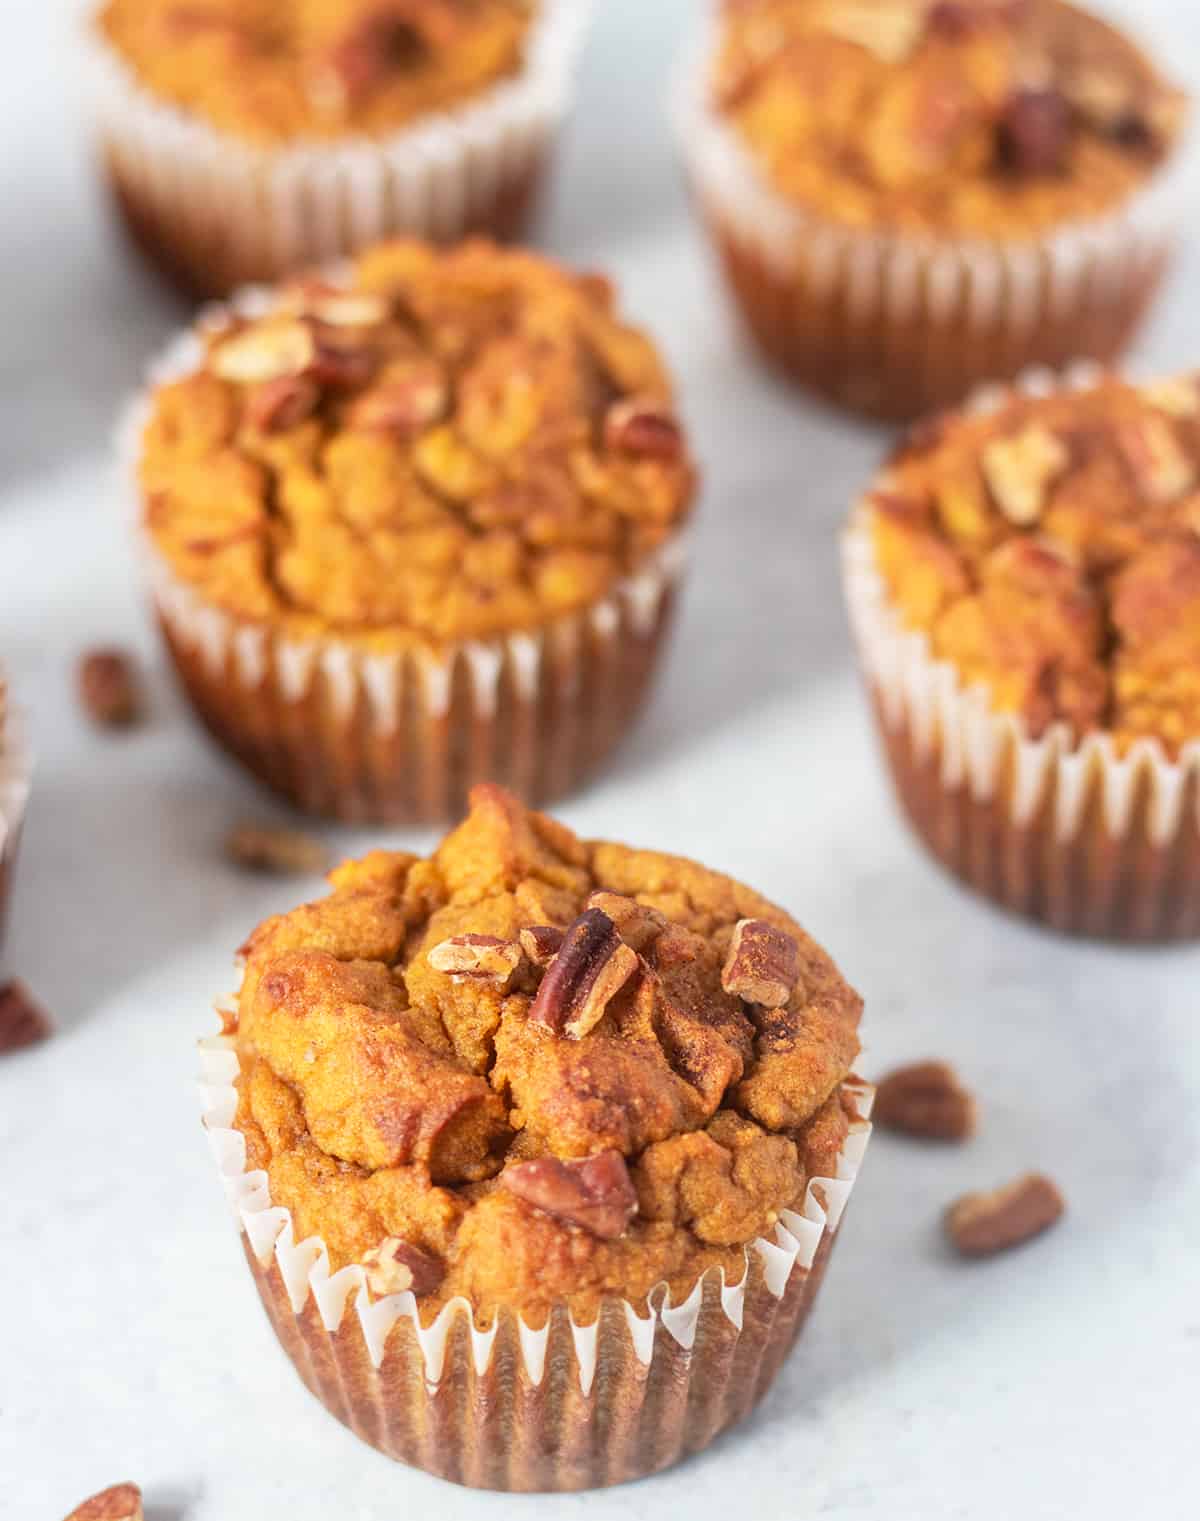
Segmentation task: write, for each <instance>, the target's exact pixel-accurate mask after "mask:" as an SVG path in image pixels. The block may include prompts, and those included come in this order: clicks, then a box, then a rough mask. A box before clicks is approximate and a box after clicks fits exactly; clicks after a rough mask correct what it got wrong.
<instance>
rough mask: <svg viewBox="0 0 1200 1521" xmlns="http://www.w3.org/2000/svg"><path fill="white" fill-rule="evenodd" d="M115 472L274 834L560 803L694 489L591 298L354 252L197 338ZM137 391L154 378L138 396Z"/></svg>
mask: <svg viewBox="0 0 1200 1521" xmlns="http://www.w3.org/2000/svg"><path fill="white" fill-rule="evenodd" d="M157 374H158V375H159V384H158V385H156V386H155V387H154V388H153V389H152V392H151V394H150V396H149V398H148V402H147V404H146V409H145V415H144V419H143V421H142V422H141V426H140V433H139V438H138V442H137V445H136V447H137V451H138V464H137V475H138V492H139V496H140V500H141V512H142V522H143V527H144V530H145V538H146V540H147V543H148V546H149V549H150V561H151V567H152V570H153V573H154V582H155V598H156V604H157V608H158V612H159V615H160V619H161V622H162V625H163V629H164V632H165V634H166V637H167V641H168V644H169V646H170V649H171V652H172V654H173V656H174V658H175V661H176V664H177V666H178V668H179V671H180V673H181V675H182V677H183V680H184V683H185V685H186V687H187V689H188V692H189V693H190V695H191V697H192V699H193V701H194V703H195V705H196V707H197V709H198V711H199V713H200V715H201V716H202V717H203V719H204V721H205V722H206V724H207V725H208V726H209V728H210V729H211V730H212V731H213V733H214V734H215V735H216V736H217V738H218V739H219V740H220V741H221V742H222V743H223V744H224V745H226V746H227V747H228V748H229V749H230V750H232V751H233V753H234V754H235V755H237V756H238V757H239V758H240V759H242V760H243V761H244V762H245V763H246V764H247V765H248V766H249V767H250V768H251V769H252V770H253V771H254V772H255V773H256V774H257V775H258V776H260V777H261V778H262V779H263V780H265V781H266V782H268V783H269V784H270V785H271V786H273V787H275V788H276V789H278V790H279V791H281V792H283V793H285V794H286V795H287V796H289V797H290V798H292V799H294V800H295V801H296V802H297V803H299V804H300V805H301V806H303V807H305V808H309V809H313V810H317V811H322V812H326V813H332V814H338V815H341V816H342V817H346V818H360V819H361V818H373V819H431V818H439V817H446V816H447V815H449V814H452V813H453V812H454V811H456V810H458V809H459V808H460V807H461V805H462V802H463V800H464V798H465V796H466V791H467V788H468V787H469V786H470V785H471V783H472V782H474V781H480V780H489V779H491V780H497V781H502V782H505V783H506V784H508V785H510V786H512V787H514V788H515V789H516V790H517V791H519V792H520V793H521V794H522V795H523V796H525V797H527V798H530V799H534V800H538V799H544V798H548V797H551V796H553V795H555V794H558V793H562V792H564V791H566V790H568V789H569V788H570V787H572V786H574V785H576V784H577V783H578V782H579V781H580V780H581V779H582V778H583V777H584V776H586V775H587V774H588V773H589V772H591V771H592V770H593V769H594V767H595V766H596V765H597V764H598V763H599V762H600V761H601V760H602V759H603V758H604V756H605V755H606V754H607V753H608V751H609V750H610V749H611V748H612V746H613V745H614V744H615V743H616V741H617V740H618V739H619V738H620V737H621V735H622V734H623V733H624V731H625V729H626V728H627V727H628V725H629V723H630V721H631V720H632V718H633V716H634V714H635V713H636V711H637V709H638V707H639V706H640V703H641V700H642V697H643V695H644V693H645V690H646V687H647V684H648V681H649V678H650V674H651V670H652V668H653V666H654V665H655V662H656V658H657V655H658V652H659V649H660V646H661V644H662V642H663V637H664V634H665V632H666V630H667V627H668V625H669V622H670V619H671V614H672V609H673V604H674V595H675V583H676V580H677V577H678V572H679V570H680V565H681V538H680V534H681V529H682V527H683V525H684V523H685V521H686V518H687V516H688V511H689V507H690V503H691V499H692V494H693V484H694V482H693V470H692V466H691V463H690V460H689V456H688V451H687V447H686V444H685V440H684V436H683V432H682V430H681V427H680V425H679V422H678V420H677V418H676V416H675V413H674V410H673V408H672V403H671V386H670V382H669V379H668V377H667V375H666V372H665V370H664V368H663V366H662V364H661V362H660V360H659V358H658V355H657V353H656V351H655V349H654V346H653V345H652V344H651V342H650V341H649V340H648V339H647V338H646V337H645V336H643V335H642V334H641V333H640V332H639V331H637V330H636V329H634V328H632V327H629V326H628V325H626V324H625V323H624V322H622V321H621V319H620V318H619V317H618V315H617V314H616V312H615V310H614V301H613V293H612V290H611V288H610V287H609V285H608V283H607V282H606V281H605V280H604V279H602V278H601V277H598V276H594V275H584V276H576V275H574V274H572V273H570V272H569V271H567V270H565V269H561V268H559V267H558V266H556V265H553V264H551V263H549V262H547V261H545V260H542V259H539V258H536V257H534V256H533V255H531V254H525V253H518V252H506V251H502V250H500V249H498V248H496V247H495V246H494V245H491V244H487V243H481V242H480V243H470V244H464V245H462V246H461V247H459V248H458V249H456V250H453V251H450V252H440V251H436V250H434V249H433V248H431V247H429V246H428V245H426V244H422V243H416V242H399V243H394V244H387V245H382V246H380V247H379V248H377V249H375V250H372V251H370V252H368V253H366V254H364V255H362V256H361V257H360V259H359V260H358V262H357V263H356V264H355V265H354V266H353V267H352V268H351V269H350V270H349V271H347V272H346V274H345V277H344V278H341V279H338V280H335V281H328V280H298V281H296V282H294V283H292V284H289V285H285V286H283V287H281V288H279V289H277V290H275V291H273V292H270V293H268V294H266V295H263V294H261V293H256V294H254V295H253V296H252V297H250V298H249V299H247V300H246V301H243V302H240V303H237V304H235V306H234V307H233V308H232V309H231V310H228V311H223V312H220V313H218V314H217V315H216V316H215V317H210V318H208V319H206V320H205V321H204V322H203V323H202V324H201V326H200V327H199V328H198V329H197V330H196V332H195V333H194V334H192V335H190V336H189V337H188V338H187V339H185V341H184V342H183V344H182V346H181V347H180V348H179V349H177V350H176V351H174V352H173V353H172V355H171V356H170V357H169V359H168V361H167V364H166V366H165V368H164V367H160V368H159V370H158V371H157ZM164 375H165V376H166V377H167V378H164Z"/></svg>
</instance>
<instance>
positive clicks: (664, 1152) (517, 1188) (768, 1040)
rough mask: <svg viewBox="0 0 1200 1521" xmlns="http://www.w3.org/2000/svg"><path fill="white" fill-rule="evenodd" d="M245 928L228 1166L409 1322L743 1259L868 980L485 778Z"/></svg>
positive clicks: (800, 938) (769, 908) (764, 907)
mask: <svg viewBox="0 0 1200 1521" xmlns="http://www.w3.org/2000/svg"><path fill="white" fill-rule="evenodd" d="M330 880H331V882H332V884H333V892H332V893H331V894H330V896H328V897H327V898H325V899H323V900H321V901H319V902H316V903H312V904H309V905H307V906H305V907H303V908H299V909H296V910H295V911H294V912H292V913H289V914H284V915H282V916H281V917H278V918H275V919H270V920H268V921H267V922H266V923H265V924H263V925H261V926H260V927H259V928H258V929H257V930H256V931H255V932H254V934H253V935H251V937H250V939H249V941H248V942H247V944H246V946H245V947H244V950H245V955H246V967H245V977H244V982H243V986H242V990H241V994H240V999H239V1002H238V1008H237V1013H236V1015H231V1016H229V1027H230V1033H231V1034H232V1035H233V1037H234V1041H235V1044H236V1048H237V1053H238V1058H239V1064H240V1078H239V1080H238V1092H239V1107H238V1112H237V1118H236V1122H235V1123H236V1124H237V1126H238V1128H239V1129H240V1130H241V1131H242V1133H243V1135H244V1136H245V1138H246V1142H247V1167H248V1168H262V1169H265V1171H266V1173H267V1175H268V1177H269V1179H270V1191H271V1198H272V1200H273V1202H274V1203H275V1204H277V1205H283V1206H286V1207H287V1208H288V1209H289V1210H291V1212H292V1215H293V1217H294V1219H295V1224H296V1232H297V1239H301V1238H303V1237H305V1236H308V1235H310V1234H319V1235H320V1236H321V1237H322V1238H323V1239H324V1241H325V1243H326V1245H327V1246H328V1248H329V1252H330V1256H331V1259H332V1263H333V1267H334V1268H335V1269H336V1268H339V1267H341V1266H343V1265H345V1264H347V1263H354V1262H358V1263H362V1264H363V1265H364V1266H365V1267H366V1268H367V1274H368V1283H369V1284H371V1286H372V1287H373V1288H374V1289H375V1291H376V1292H388V1291H392V1290H399V1289H403V1288H412V1289H413V1291H414V1292H415V1293H417V1294H418V1296H419V1302H420V1307H421V1311H422V1314H423V1315H424V1316H426V1317H428V1316H430V1315H432V1314H433V1313H435V1312H436V1310H437V1308H438V1307H439V1306H440V1305H441V1304H443V1303H445V1302H446V1301H447V1300H448V1299H449V1298H451V1297H453V1296H455V1295H457V1294H462V1295H465V1296H466V1297H467V1298H468V1299H469V1300H470V1301H471V1303H472V1304H473V1305H474V1306H475V1308H476V1309H477V1311H478V1312H479V1313H480V1314H482V1315H484V1316H485V1317H486V1316H487V1315H488V1314H490V1313H492V1312H494V1311H495V1310H496V1309H498V1308H500V1307H508V1308H510V1309H517V1310H521V1311H523V1312H524V1313H525V1314H526V1315H527V1316H528V1317H529V1318H531V1319H537V1318H538V1317H540V1316H542V1315H544V1314H545V1313H546V1311H547V1310H548V1308H549V1306H550V1305H551V1304H552V1303H553V1302H555V1301H557V1300H560V1299H562V1298H566V1299H567V1300H569V1301H570V1304H571V1306H572V1308H573V1309H574V1310H575V1311H576V1312H577V1313H580V1314H589V1313H592V1312H594V1311H595V1309H596V1307H597V1305H598V1302H599V1300H600V1299H601V1298H602V1297H603V1296H605V1295H607V1294H615V1295H620V1296H623V1297H625V1298H627V1299H629V1300H631V1301H634V1302H638V1301H641V1300H643V1299H644V1297H645V1296H646V1295H647V1294H648V1293H649V1292H650V1290H651V1289H652V1288H653V1287H654V1286H655V1284H657V1283H659V1282H661V1281H664V1280H665V1281H666V1282H667V1283H668V1284H670V1285H671V1287H672V1291H673V1293H675V1294H686V1293H687V1292H689V1291H690V1289H691V1287H692V1286H693V1285H694V1283H695V1281H696V1279H697V1278H698V1277H699V1276H700V1275H701V1274H702V1273H703V1272H704V1271H706V1270H707V1269H708V1268H709V1267H712V1266H722V1267H724V1268H725V1270H726V1273H727V1274H728V1276H729V1278H730V1279H731V1280H737V1279H740V1277H741V1275H742V1273H743V1270H744V1265H745V1257H744V1248H745V1246H746V1245H747V1244H748V1243H749V1242H751V1241H752V1240H753V1239H754V1238H755V1237H757V1236H759V1235H762V1234H764V1233H767V1234H769V1233H770V1231H771V1229H772V1227H773V1225H774V1222H775V1221H776V1219H777V1218H778V1216H779V1213H780V1211H781V1210H784V1209H787V1208H790V1207H795V1206H797V1205H798V1204H799V1202H800V1201H801V1200H802V1198H803V1195H804V1190H805V1187H806V1183H807V1180H808V1179H809V1178H810V1177H813V1176H821V1175H825V1176H827V1175H829V1174H830V1170H831V1169H832V1168H833V1166H834V1164H835V1159H836V1156H837V1153H838V1151H839V1150H840V1147H841V1145H842V1142H843V1140H844V1138H845V1136H846V1133H847V1128H848V1125H849V1124H850V1122H851V1119H852V1118H853V1105H852V1103H851V1102H850V1100H849V1099H848V1098H844V1097H843V1095H842V1093H841V1089H840V1085H841V1084H842V1081H843V1079H844V1078H846V1077H847V1076H848V1075H849V1073H850V1068H851V1064H852V1062H853V1061H854V1058H855V1056H856V1054H857V1052H858V1039H857V1034H856V1030H857V1025H858V1019H859V1013H860V1008H861V1003H860V1000H859V998H858V997H857V995H856V994H855V993H854V992H853V991H852V989H851V988H850V987H849V986H848V985H847V984H846V983H845V982H844V981H843V980H842V978H841V976H840V975H839V973H838V971H837V969H836V967H835V966H834V965H833V963H832V961H831V960H830V959H829V957H828V956H827V955H825V953H824V952H823V951H821V950H820V949H819V947H818V946H816V945H815V944H814V943H813V941H812V940H811V939H809V937H808V936H807V935H806V934H805V933H804V932H803V930H801V929H800V927H799V926H798V925H797V924H795V923H794V922H793V921H792V920H791V919H790V918H789V917H788V916H787V915H786V914H784V913H783V912H782V911H781V910H779V909H777V908H775V907H774V906H773V905H771V904H770V903H768V902H766V901H765V900H764V899H762V898H760V897H759V896H758V895H757V894H756V893H753V892H751V891H750V890H749V889H748V888H745V887H742V886H741V885H739V884H738V883H736V882H734V881H731V880H730V879H729V878H728V877H724V876H721V875H718V874H717V873H716V872H712V871H708V870H705V869H704V868H703V867H700V866H697V865H695V864H693V863H692V862H690V861H684V860H680V859H677V858H675V857H672V856H666V855H660V854H657V853H655V852H651V851H640V850H633V849H630V848H627V847H625V846H622V845H612V844H599V843H589V842H583V841H580V840H578V839H576V837H575V836H574V835H573V834H572V833H571V832H570V831H569V830H568V829H566V828H565V827H563V826H562V825H560V824H557V823H555V822H554V821H553V820H551V819H549V818H547V817H545V816H544V815H541V814H538V813H533V812H530V811H528V810H526V809H525V808H524V807H523V806H522V805H521V804H519V803H518V802H517V801H516V800H515V799H514V798H513V797H511V796H510V795H509V794H508V793H506V792H504V791H503V790H502V789H500V788H498V787H494V786H491V785H487V786H482V787H478V788H476V789H475V791H474V793H473V794H472V798H471V811H470V814H469V816H468V818H467V819H466V821H465V822H464V823H463V824H462V825H460V827H459V828H458V829H456V830H455V831H454V832H453V833H452V834H450V835H449V836H448V837H447V838H446V839H445V840H444V841H443V842H442V844H441V845H440V847H439V848H438V849H437V850H436V851H435V852H434V854H433V855H432V856H431V857H430V858H429V859H427V860H423V859H420V858H418V857H415V856H411V855H405V854H400V853H393V852H387V851H377V852H376V853H374V854H373V855H370V856H367V857H366V858H365V859H364V860H361V861H356V862H351V863H349V864H347V865H345V866H342V867H340V868H339V869H338V870H337V871H335V872H334V873H333V874H332V876H331V879H330Z"/></svg>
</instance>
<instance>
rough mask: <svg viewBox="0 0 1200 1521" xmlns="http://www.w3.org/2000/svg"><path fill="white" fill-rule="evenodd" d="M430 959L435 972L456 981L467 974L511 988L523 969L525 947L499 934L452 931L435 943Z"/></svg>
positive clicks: (477, 979) (481, 980) (476, 978)
mask: <svg viewBox="0 0 1200 1521" xmlns="http://www.w3.org/2000/svg"><path fill="white" fill-rule="evenodd" d="M427 959H428V961H429V965H430V966H431V967H432V968H433V970H434V971H435V972H445V973H446V975H447V976H449V977H453V978H454V980H455V981H456V982H458V981H461V980H463V979H464V978H465V979H470V980H471V981H475V982H489V983H493V984H494V985H495V986H496V987H498V988H500V989H502V990H507V989H508V987H509V985H510V984H511V982H512V980H513V978H514V977H515V976H516V975H517V972H518V971H519V970H520V967H521V959H522V951H521V947H520V946H519V945H518V944H517V943H516V941H515V940H501V939H499V938H498V937H497V936H495V935H452V936H451V937H450V939H449V940H443V941H442V942H441V943H440V944H439V945H435V946H434V947H433V948H432V950H430V952H429V954H428V958H427Z"/></svg>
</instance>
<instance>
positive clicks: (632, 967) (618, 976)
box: [529, 908, 638, 1040]
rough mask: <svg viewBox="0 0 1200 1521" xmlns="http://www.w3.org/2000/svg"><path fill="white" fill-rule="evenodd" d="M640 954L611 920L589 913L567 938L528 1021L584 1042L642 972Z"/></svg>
mask: <svg viewBox="0 0 1200 1521" xmlns="http://www.w3.org/2000/svg"><path fill="white" fill-rule="evenodd" d="M637 966H638V957H637V952H636V951H633V950H631V949H630V947H629V946H627V945H626V944H625V942H624V941H623V940H622V939H621V937H620V935H619V934H618V933H617V927H616V925H615V924H614V923H613V922H612V920H611V919H610V918H609V917H608V915H607V914H604V913H601V911H600V910H599V909H598V908H589V909H585V911H584V912H583V913H582V914H580V916H579V918H578V919H576V920H575V922H574V924H572V925H570V926H569V927H568V929H567V931H566V933H565V935H564V936H563V943H562V948H561V949H560V950H559V953H558V955H557V956H556V957H555V958H554V960H553V961H552V962H551V963H550V965H549V967H548V968H547V969H546V975H545V976H544V977H543V978H542V985H541V987H540V988H538V991H537V996H536V998H535V999H534V1000H533V1003H532V1004H531V1005H530V1007H529V1018H530V1019H531V1020H532V1021H534V1022H535V1023H539V1024H544V1025H548V1026H549V1027H550V1029H551V1030H553V1031H554V1032H555V1034H557V1035H569V1036H570V1037H571V1038H572V1039H573V1040H580V1039H581V1038H582V1037H583V1036H584V1035H586V1034H587V1033H588V1031H589V1030H590V1029H592V1027H593V1026H594V1025H595V1024H597V1022H598V1021H599V1020H600V1019H601V1017H602V1016H603V1014H604V1011H605V1009H606V1008H607V1007H608V1005H609V1001H610V1000H611V999H613V998H615V997H616V995H617V994H618V993H619V992H620V991H621V989H622V988H623V987H624V986H625V984H626V983H627V982H628V981H629V979H630V978H631V977H632V976H633V974H634V972H635V971H636V970H637Z"/></svg>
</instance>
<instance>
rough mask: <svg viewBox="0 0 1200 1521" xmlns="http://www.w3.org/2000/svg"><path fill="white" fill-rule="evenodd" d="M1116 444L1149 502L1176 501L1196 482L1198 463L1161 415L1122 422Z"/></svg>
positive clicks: (1138, 486)
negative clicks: (1196, 463)
mask: <svg viewBox="0 0 1200 1521" xmlns="http://www.w3.org/2000/svg"><path fill="white" fill-rule="evenodd" d="M1117 446H1118V448H1119V449H1120V451H1121V453H1122V454H1123V455H1124V457H1125V462H1126V464H1127V465H1128V467H1129V470H1130V473H1131V474H1132V476H1133V479H1134V482H1135V484H1136V485H1137V488H1138V490H1139V492H1140V493H1141V495H1142V496H1143V498H1144V499H1145V500H1146V501H1148V502H1154V503H1156V504H1159V505H1161V504H1163V503H1165V502H1173V501H1174V500H1175V499H1176V498H1177V497H1181V496H1182V495H1183V494H1184V492H1185V491H1188V490H1190V489H1191V487H1192V486H1193V485H1195V482H1196V466H1195V463H1194V462H1193V461H1192V460H1191V459H1190V458H1189V456H1188V454H1187V452H1186V451H1185V450H1184V448H1183V446H1182V445H1181V444H1180V442H1179V439H1178V438H1177V437H1176V434H1175V430H1174V428H1172V426H1171V424H1170V423H1169V422H1167V420H1166V419H1165V418H1162V417H1141V418H1138V419H1137V420H1136V421H1135V422H1127V423H1121V424H1120V425H1119V426H1118V428H1117Z"/></svg>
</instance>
